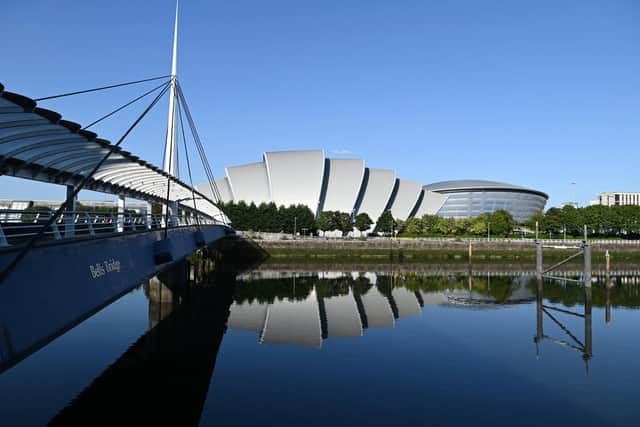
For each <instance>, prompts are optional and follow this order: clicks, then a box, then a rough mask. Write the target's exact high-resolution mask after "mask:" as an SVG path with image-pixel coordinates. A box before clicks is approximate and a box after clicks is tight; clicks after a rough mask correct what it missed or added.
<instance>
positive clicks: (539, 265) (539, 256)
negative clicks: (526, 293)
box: [536, 239, 542, 278]
mask: <svg viewBox="0 0 640 427" xmlns="http://www.w3.org/2000/svg"><path fill="white" fill-rule="evenodd" d="M536 276H537V277H538V278H541V277H542V242H541V241H540V240H538V239H536Z"/></svg>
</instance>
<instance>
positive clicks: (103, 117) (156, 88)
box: [82, 80, 171, 130]
mask: <svg viewBox="0 0 640 427" xmlns="http://www.w3.org/2000/svg"><path fill="white" fill-rule="evenodd" d="M169 82H171V80H168V81H166V82H164V83H162V84H160V85H158V86H156V87H154V88H153V89H151V90H149V91H147V92H145V93H143V94H142V95H140V96H138V97H137V98H135V99H133V100H131V101H129V102H127V103H126V104H124V105H122V106H120V107H118V108H116V109H115V110H113V111H112V112H110V113H109V114H105V115H104V116H102V117H100V118H99V119H98V120H96V121H95V122H92V123H89V124H88V125H86V126H85V127H83V128H82V129H85V130H86V129H89V128H90V127H91V126H94V125H97V124H98V123H100V122H101V121H103V120H104V119H108V118H109V117H111V116H113V115H114V114H116V113H117V112H119V111H122V110H124V109H125V108H127V107H128V106H129V105H131V104H134V103H136V102H138V101H139V100H141V99H142V98H144V97H145V96H147V95H149V94H151V93H153V92H155V91H156V90H158V89H160V88H161V87H162V86H164V85H166V84H169Z"/></svg>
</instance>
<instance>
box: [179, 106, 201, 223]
mask: <svg viewBox="0 0 640 427" xmlns="http://www.w3.org/2000/svg"><path fill="white" fill-rule="evenodd" d="M178 117H179V118H180V129H181V130H182V142H183V144H184V155H185V157H186V160H187V171H189V184H190V185H191V197H192V198H193V210H194V212H195V214H196V224H197V225H198V228H200V215H199V213H198V209H197V208H196V192H195V190H194V188H193V177H192V176H191V163H190V162H189V150H188V149H187V137H186V136H185V134H184V122H183V121H182V108H181V107H180V103H179V102H178Z"/></svg>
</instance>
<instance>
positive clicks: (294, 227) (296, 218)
mask: <svg viewBox="0 0 640 427" xmlns="http://www.w3.org/2000/svg"><path fill="white" fill-rule="evenodd" d="M297 226H298V217H297V216H294V217H293V239H294V240H295V238H296V227H297Z"/></svg>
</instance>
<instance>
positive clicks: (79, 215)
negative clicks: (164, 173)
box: [0, 209, 216, 247]
mask: <svg viewBox="0 0 640 427" xmlns="http://www.w3.org/2000/svg"><path fill="white" fill-rule="evenodd" d="M52 215H53V212H52V211H34V210H10V209H7V210H0V247H2V246H11V245H19V244H21V243H24V242H26V241H28V240H29V239H30V238H31V237H33V236H35V235H36V234H37V233H38V232H40V230H41V229H42V227H43V226H45V225H46V224H47V222H48V221H49V219H50V218H51V216H52ZM167 220H168V221H169V228H175V227H185V226H193V225H197V224H198V223H200V224H215V223H216V222H215V221H213V220H211V219H208V218H203V217H200V218H197V219H196V217H195V216H193V215H188V214H184V213H181V214H180V215H176V216H169V217H167V216H166V215H162V214H144V213H142V214H141V213H135V212H124V213H117V212H90V211H67V212H65V213H63V214H62V215H61V216H60V217H59V218H58V219H57V220H56V221H55V222H54V223H53V224H51V226H49V227H47V228H46V230H45V231H44V239H50V240H61V239H67V238H74V237H81V236H96V235H103V234H113V233H130V232H139V231H144V230H159V229H163V228H165V226H166V224H167Z"/></svg>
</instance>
